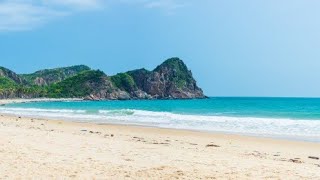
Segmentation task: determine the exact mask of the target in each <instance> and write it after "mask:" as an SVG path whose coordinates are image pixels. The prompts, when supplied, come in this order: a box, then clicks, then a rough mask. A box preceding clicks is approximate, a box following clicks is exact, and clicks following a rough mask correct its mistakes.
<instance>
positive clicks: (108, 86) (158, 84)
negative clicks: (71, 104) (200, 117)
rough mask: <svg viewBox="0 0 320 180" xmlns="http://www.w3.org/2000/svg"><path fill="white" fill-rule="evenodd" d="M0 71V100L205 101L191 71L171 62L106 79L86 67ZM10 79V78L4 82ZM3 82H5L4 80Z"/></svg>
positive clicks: (173, 61) (178, 63) (181, 63)
mask: <svg viewBox="0 0 320 180" xmlns="http://www.w3.org/2000/svg"><path fill="white" fill-rule="evenodd" d="M5 70H6V71H4V70H3V71H1V69H0V77H1V75H2V79H0V98H16V97H24V98H32V97H51V98H75V97H76V98H84V99H87V100H104V99H109V100H128V99H193V98H206V96H205V95H204V94H203V91H202V90H201V89H200V88H199V87H198V86H197V83H196V81H195V79H194V78H193V76H192V73H191V71H190V70H189V69H188V68H187V66H186V65H185V64H184V62H183V61H182V60H181V59H179V58H171V59H168V60H166V61H165V62H164V63H162V64H161V65H159V66H158V67H156V68H155V69H154V70H153V71H149V70H146V69H138V70H133V71H128V72H126V73H119V74H116V75H114V76H107V75H106V74H105V73H104V72H102V71H100V70H90V68H89V67H87V66H83V65H81V66H72V67H67V68H57V69H51V70H50V69H49V70H41V71H37V72H35V73H33V74H24V75H21V76H20V75H17V74H15V73H14V72H12V71H10V70H7V69H5ZM8 77H10V78H8ZM4 78H5V79H4Z"/></svg>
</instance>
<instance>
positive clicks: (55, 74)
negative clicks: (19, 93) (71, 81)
mask: <svg viewBox="0 0 320 180" xmlns="http://www.w3.org/2000/svg"><path fill="white" fill-rule="evenodd" d="M88 70H90V68H89V67H88V66H85V65H78V66H70V67H65V68H55V69H45V70H41V71H37V72H35V73H32V74H22V75H21V77H23V78H24V79H25V80H26V81H27V82H28V83H29V84H36V85H41V86H43V85H50V84H53V83H57V82H60V81H62V80H64V79H67V78H69V77H72V76H74V75H76V74H78V73H81V72H84V71H88ZM37 78H41V79H43V82H41V83H40V82H36V80H37Z"/></svg>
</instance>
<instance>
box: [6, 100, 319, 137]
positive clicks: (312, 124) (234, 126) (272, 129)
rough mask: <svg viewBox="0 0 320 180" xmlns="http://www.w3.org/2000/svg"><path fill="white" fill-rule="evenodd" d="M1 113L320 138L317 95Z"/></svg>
mask: <svg viewBox="0 0 320 180" xmlns="http://www.w3.org/2000/svg"><path fill="white" fill-rule="evenodd" d="M0 112H2V113H8V114H20V115H25V116H39V117H47V118H64V119H68V120H73V121H86V122H95V123H118V124H137V125H146V126H157V127H165V128H177V129H192V130H201V131H213V132H227V133H237V134H249V135H258V136H268V137H282V138H294V139H302V140H310V141H320V99H317V98H223V97H219V98H209V99H202V100H137V101H96V102H90V101H83V102H39V103H21V104H10V105H7V106H5V107H1V108H0Z"/></svg>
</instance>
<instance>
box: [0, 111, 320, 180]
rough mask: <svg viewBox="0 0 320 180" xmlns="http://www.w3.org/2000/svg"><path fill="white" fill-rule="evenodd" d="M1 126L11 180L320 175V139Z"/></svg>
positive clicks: (7, 120)
mask: <svg viewBox="0 0 320 180" xmlns="http://www.w3.org/2000/svg"><path fill="white" fill-rule="evenodd" d="M0 128H1V131H0V142H2V144H3V145H1V146H0V156H1V157H6V158H3V159H0V174H1V176H3V177H5V178H18V177H25V178H34V177H38V178H47V177H51V178H71V179H78V178H106V177H108V178H110V179H118V178H120V179H141V178H142V179H143V178H145V179H150V178H151V179H154V178H156V179H157V178H163V179H172V178H178V179H183V178H185V179H195V178H196V179H198V178H203V179H214V178H218V179H220V178H225V179H239V178H241V179H254V178H269V179H270V178H271V179H277V178H280V179H284V178H300V179H301V178H302V179H319V178H320V173H319V172H320V171H319V170H320V160H317V159H311V158H310V157H319V156H320V144H319V143H312V142H301V141H289V140H278V139H271V138H262V137H249V136H242V135H231V134H223V133H221V134H220V133H208V132H198V131H189V130H176V129H165V128H154V127H142V126H133V125H111V124H94V123H80V122H69V121H63V120H48V119H42V118H26V117H19V116H6V115H1V114H0ZM26 167H27V168H26ZM306 169H308V170H307V171H306Z"/></svg>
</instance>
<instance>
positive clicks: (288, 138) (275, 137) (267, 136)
mask: <svg viewBox="0 0 320 180" xmlns="http://www.w3.org/2000/svg"><path fill="white" fill-rule="evenodd" d="M70 101H74V102H77V101H86V100H84V99H81V98H33V99H0V106H5V105H6V104H11V103H29V102H70ZM0 115H1V113H0ZM3 115H5V116H19V115H17V114H3ZM25 117H28V118H38V119H46V120H56V119H59V121H65V122H74V123H87V124H88V123H90V124H96V125H115V126H133V127H146V128H155V129H167V130H175V131H180V130H181V131H188V132H200V133H208V134H222V135H235V136H243V137H253V138H262V139H272V140H284V141H294V142H311V143H319V144H320V140H319V141H318V140H314V139H303V137H302V136H297V137H293V136H285V135H271V134H265V135H263V134H253V133H241V132H224V131H209V130H197V129H188V128H185V129H183V128H180V129H179V128H168V127H160V126H152V125H142V124H135V123H128V124H126V123H116V122H114V123H113V122H108V123H98V122H96V121H93V122H88V121H86V120H83V121H76V120H75V119H72V118H69V119H68V118H65V119H63V118H60V117H59V118H55V117H51V118H50V117H43V116H32V115H30V116H25Z"/></svg>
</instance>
